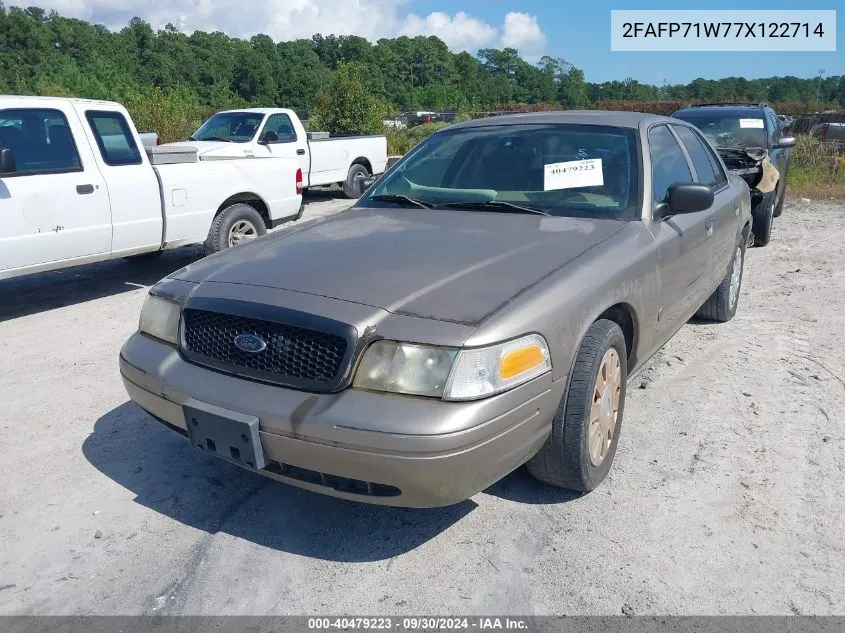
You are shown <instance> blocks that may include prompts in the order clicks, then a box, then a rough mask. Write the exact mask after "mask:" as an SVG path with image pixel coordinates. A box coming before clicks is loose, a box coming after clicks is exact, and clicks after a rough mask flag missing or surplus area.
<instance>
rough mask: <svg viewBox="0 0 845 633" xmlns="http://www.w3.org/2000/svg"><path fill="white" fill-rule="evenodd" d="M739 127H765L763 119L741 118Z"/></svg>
mask: <svg viewBox="0 0 845 633" xmlns="http://www.w3.org/2000/svg"><path fill="white" fill-rule="evenodd" d="M739 127H743V128H745V127H756V128H759V129H761V130H762V129H763V119H740V120H739Z"/></svg>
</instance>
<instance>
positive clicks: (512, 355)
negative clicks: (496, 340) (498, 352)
mask: <svg viewBox="0 0 845 633" xmlns="http://www.w3.org/2000/svg"><path fill="white" fill-rule="evenodd" d="M545 362H546V357H545V354H544V353H543V350H542V349H540V348H539V347H538V346H536V345H530V346H528V347H521V348H519V349H515V350H512V351H510V352H507V353H506V354H505V355H504V356H502V361H501V363H500V365H499V378H501V379H502V380H507V379H508V378H513V377H514V376H519V375H520V374H524V373H525V372H527V371H529V370H531V369H534V368H535V367H537V366H538V365H542V364H543V363H545Z"/></svg>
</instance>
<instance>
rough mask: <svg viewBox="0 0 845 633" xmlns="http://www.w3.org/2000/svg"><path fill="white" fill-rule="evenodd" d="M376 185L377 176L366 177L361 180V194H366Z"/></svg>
mask: <svg viewBox="0 0 845 633" xmlns="http://www.w3.org/2000/svg"><path fill="white" fill-rule="evenodd" d="M374 184H376V177H375V176H364V177H363V178H361V193H366V192H367V191H368V190H369V189H370V187H372V186H373V185H374Z"/></svg>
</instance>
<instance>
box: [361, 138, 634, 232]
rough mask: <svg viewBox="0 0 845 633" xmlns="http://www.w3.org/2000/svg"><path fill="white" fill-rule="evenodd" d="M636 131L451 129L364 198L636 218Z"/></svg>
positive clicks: (374, 202)
mask: <svg viewBox="0 0 845 633" xmlns="http://www.w3.org/2000/svg"><path fill="white" fill-rule="evenodd" d="M635 139H636V136H635V131H634V130H631V129H627V128H617V127H608V126H598V125H572V124H562V125H491V126H487V127H471V128H458V129H455V130H446V131H444V132H441V133H438V134H434V135H432V136H431V137H429V138H428V140H426V141H424V142H423V143H421V144H420V145H418V146H417V147H416V148H415V149H414V150H412V151H411V153H410V154H408V155H407V156H406V157H405V158H404V159H403V160H402V161H401V162H400V163H399V164H398V165H397V166H396V168H395V169H393V170H391V172H390V173H389V175H387V176H386V177H385V178H383V179H381V180H380V181H378V182H377V183H376V185H375V186H373V187H372V188H371V189H370V190H369V192H368V193H367V194H366V195H365V196H364V198H363V199H362V200H361V203H360V204H361V205H362V206H363V205H366V206H370V207H381V206H386V207H389V206H403V207H410V208H420V207H423V206H432V207H436V208H444V207H445V208H455V209H461V210H470V211H471V210H478V211H491V210H494V209H496V210H501V211H506V212H519V211H520V209H519V208H518V207H522V209H521V210H522V211H525V210H526V208H527V210H529V211H530V210H536V211H542V212H544V213H547V214H549V215H555V216H577V217H584V216H587V217H607V218H616V219H633V218H636V217H639V214H638V213H637V207H638V183H639V178H638V161H637V149H636V147H637V144H636V140H635ZM409 199H410V202H409ZM490 203H494V204H490ZM517 205H518V206H517ZM497 207H498V208H497Z"/></svg>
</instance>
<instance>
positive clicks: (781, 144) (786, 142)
mask: <svg viewBox="0 0 845 633" xmlns="http://www.w3.org/2000/svg"><path fill="white" fill-rule="evenodd" d="M776 147H777V149H788V148H790V147H795V137H794V136H782V137H780V138H779V139H778V144H777V146H776Z"/></svg>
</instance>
